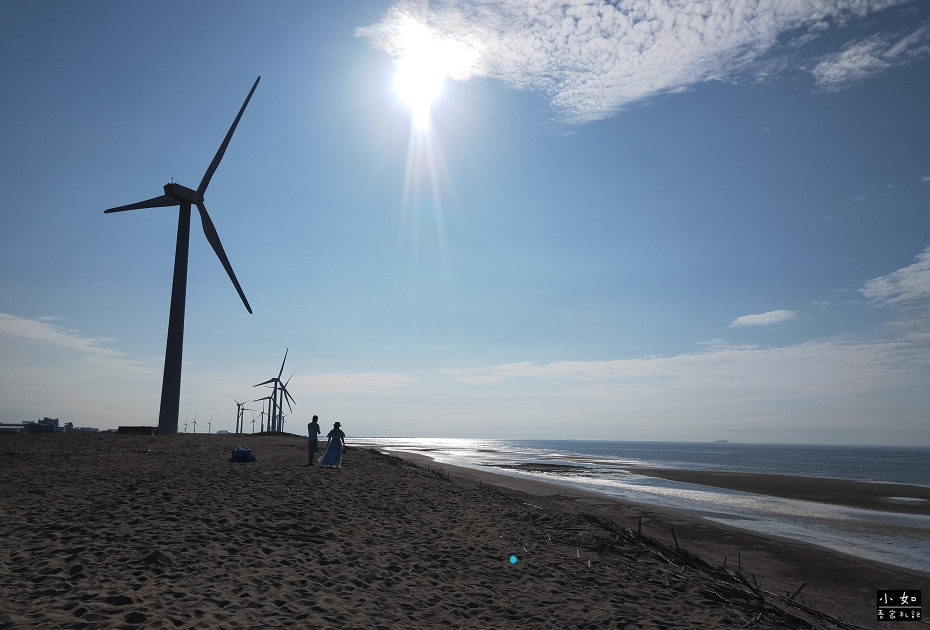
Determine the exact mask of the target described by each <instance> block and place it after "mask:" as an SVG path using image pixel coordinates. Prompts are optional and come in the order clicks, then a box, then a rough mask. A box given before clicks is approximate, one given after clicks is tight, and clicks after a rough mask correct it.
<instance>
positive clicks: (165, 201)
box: [103, 195, 181, 214]
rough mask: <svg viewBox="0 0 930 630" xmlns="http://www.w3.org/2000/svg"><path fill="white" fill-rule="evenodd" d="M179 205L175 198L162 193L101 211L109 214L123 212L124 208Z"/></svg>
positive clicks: (138, 208) (135, 208) (136, 208)
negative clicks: (159, 195)
mask: <svg viewBox="0 0 930 630" xmlns="http://www.w3.org/2000/svg"><path fill="white" fill-rule="evenodd" d="M179 205H181V202H180V201H178V200H177V199H172V198H171V197H169V196H168V195H162V196H161V197H153V198H152V199H147V200H145V201H140V202H139V203H131V204H129V205H128V206H119V207H117V208H110V209H109V210H104V211H103V213H104V214H110V213H111V212H124V211H126V210H141V209H142V208H167V207H168V206H179Z"/></svg>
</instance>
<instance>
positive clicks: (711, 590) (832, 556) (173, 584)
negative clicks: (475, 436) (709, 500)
mask: <svg viewBox="0 0 930 630" xmlns="http://www.w3.org/2000/svg"><path fill="white" fill-rule="evenodd" d="M349 443H350V447H351V440H349ZM240 445H241V446H246V447H250V448H252V449H253V452H254V453H255V454H256V456H257V457H258V461H256V462H253V463H250V464H238V463H235V464H234V463H229V462H228V459H229V455H230V452H231V451H232V449H233V448H234V447H236V446H240ZM306 462H307V453H306V448H305V440H304V439H302V438H299V437H296V436H294V437H291V436H251V435H247V436H235V435H219V436H218V435H202V434H200V435H175V436H163V437H150V436H128V435H115V434H80V435H75V434H70V435H64V434H53V435H2V436H0V539H2V541H3V544H2V546H0V629H5V628H52V627H60V628H259V627H262V628H274V627H294V628H434V627H445V628H627V629H631V630H632V629H640V630H646V629H661V630H666V629H672V628H732V627H743V626H746V625H749V626H751V627H753V628H803V627H811V628H833V627H854V626H859V627H865V628H883V627H887V624H886V623H882V622H878V621H876V620H875V592H876V590H877V589H879V588H899V589H922V590H923V591H924V592H930V573H919V572H915V571H908V570H905V569H898V568H894V567H889V566H886V565H880V564H876V563H870V562H866V561H862V560H857V559H855V558H852V557H849V556H844V555H841V554H836V553H831V552H828V551H825V550H821V549H817V548H813V547H810V546H807V545H803V544H800V543H796V542H792V541H786V540H783V539H777V538H772V537H765V536H758V535H754V534H751V533H748V532H745V531H742V530H739V529H736V528H731V527H727V526H725V525H716V524H713V523H709V522H706V521H700V520H696V519H694V518H693V517H690V516H688V515H686V514H683V513H678V512H675V511H672V510H659V509H656V508H651V507H646V506H641V505H636V504H631V503H624V502H621V501H617V500H614V499H610V498H608V497H604V496H601V495H594V494H590V493H584V492H580V491H571V490H569V489H566V488H565V487H561V486H556V485H553V484H547V483H545V482H536V481H528V480H522V479H516V478H513V477H507V476H501V475H494V474H491V473H485V472H483V471H472V470H468V469H458V468H454V467H450V466H443V467H442V471H441V472H440V471H438V470H437V468H436V465H430V468H429V469H427V465H428V463H427V462H426V461H424V460H423V459H420V460H419V461H414V459H413V458H411V460H402V459H399V458H397V457H391V456H387V455H383V454H380V453H377V452H375V451H372V450H366V449H359V448H355V449H351V450H349V451H348V453H347V454H346V456H345V458H344V460H343V467H342V468H341V469H338V470H331V469H321V468H319V467H308V466H307V465H306ZM655 474H656V475H657V476H659V474H660V473H659V472H658V471H657V472H656V473H655ZM706 481H709V480H708V479H705V480H704V481H702V482H701V483H704V482H706ZM757 481H760V482H761V481H762V480H757ZM790 481H791V480H790V479H787V480H786V479H780V480H777V483H776V484H775V485H776V486H778V487H785V486H790V485H791V483H790ZM717 482H719V483H722V482H720V481H719V480H717ZM730 482H731V483H751V480H736V481H733V480H732V479H731V480H730ZM763 485H764V484H763ZM723 487H729V486H723ZM759 487H760V488H761V487H762V486H759ZM908 488H909V487H901V486H896V487H895V488H894V490H895V492H896V494H894V495H892V496H897V497H907V496H909V495H908V494H907V492H911V491H912V490H909V489H908ZM827 490H829V491H830V492H832V491H833V490H835V489H827ZM798 491H803V492H815V491H816V488H812V487H805V488H803V489H802V490H798ZM920 491H922V490H921V489H917V490H913V492H920ZM773 492H774V491H773ZM854 495H856V493H855V492H852V495H851V496H854ZM779 496H781V495H779ZM882 496H884V495H882ZM871 500H873V501H879V502H880V501H882V499H881V497H876V498H873V499H871ZM640 519H642V534H643V537H642V538H638V537H637V536H636V531H637V528H638V526H639V522H640ZM672 531H674V534H673V533H672ZM511 558H513V559H514V560H515V561H516V562H515V563H514V562H512V561H511ZM700 559H703V561H706V562H702V561H701V560H700ZM724 562H725V563H726V568H725V569H724V568H723V564H724ZM802 583H804V584H805V586H804V588H803V589H802V590H801V591H800V593H798V594H797V595H796V596H795V598H794V599H789V598H788V593H789V592H792V591H794V590H795V589H797V587H799V586H800V585H801V584H802ZM818 611H819V613H818ZM831 618H832V619H831ZM837 620H839V621H841V622H844V623H845V624H847V625H846V626H844V625H837Z"/></svg>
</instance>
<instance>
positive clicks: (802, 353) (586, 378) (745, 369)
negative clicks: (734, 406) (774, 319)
mask: <svg viewBox="0 0 930 630" xmlns="http://www.w3.org/2000/svg"><path fill="white" fill-rule="evenodd" d="M924 346H926V340H925V342H924V343H923V344H914V343H913V341H910V342H901V341H885V342H875V343H857V342H850V341H838V340H824V341H813V342H808V343H803V344H798V345H795V346H788V347H784V348H762V347H758V346H751V345H743V346H720V347H716V346H715V347H710V348H708V349H706V350H703V351H701V352H696V353H692V354H683V355H676V356H670V357H648V358H639V359H617V360H612V361H555V362H552V363H530V362H524V363H511V364H503V365H496V366H490V367H485V368H471V369H447V370H444V372H445V373H446V374H449V375H451V376H453V377H454V378H455V379H456V380H457V381H459V382H463V383H468V384H471V385H473V386H475V387H479V388H480V387H483V386H484V387H487V386H490V384H491V383H495V382H499V383H506V384H507V387H508V390H509V391H510V392H512V394H513V395H514V396H526V395H527V393H528V391H530V390H533V389H536V390H537V391H536V394H537V395H539V396H564V395H566V394H568V395H572V396H576V397H583V398H594V399H602V398H605V397H606V398H615V399H617V400H627V401H632V400H633V399H634V398H635V397H637V396H646V397H647V398H649V399H651V400H653V401H659V400H660V399H662V398H664V397H676V398H679V399H680V400H691V401H698V400H700V401H708V400H712V399H714V398H715V397H720V398H719V400H720V401H723V400H728V401H731V402H735V401H746V400H771V399H799V398H824V397H836V396H845V395H849V394H853V393H856V394H862V393H864V392H868V391H873V390H876V389H883V388H888V387H900V386H904V385H906V384H908V383H910V382H912V381H914V380H915V379H920V378H922V376H921V374H922V372H920V371H918V370H916V369H915V368H917V367H922V368H923V371H925V370H926V368H927V367H928V366H930V356H928V355H927V353H926V348H925V347H924ZM534 382H535V385H536V386H538V387H535V386H534ZM521 384H522V386H521ZM663 392H664V393H663Z"/></svg>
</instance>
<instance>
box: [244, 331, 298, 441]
mask: <svg viewBox="0 0 930 630" xmlns="http://www.w3.org/2000/svg"><path fill="white" fill-rule="evenodd" d="M287 352H288V351H287V349H285V350H284V360H283V361H281V369H280V370H278V375H277V376H272V377H271V378H270V379H268V380H267V381H263V382H261V383H259V384H257V385H253V387H261V386H262V385H268V384H269V383H271V384H272V390H271V402H270V403H269V405H268V407H269V411H268V430H269V431H281V430H282V428H283V424H282V414H283V413H284V403H285V402H286V403H287V407H288V409H291V402H294V398H293V397H292V396H291V394H290V392H288V391H287V383H290V382H291V379H290V378H288V379H287V382H286V383H282V382H281V375H282V374H284V363H285V362H286V361H287ZM295 371H296V370H295ZM291 376H292V377H293V376H294V375H293V374H291ZM279 395H280V402H279ZM258 400H265V399H264V398H259V399H258ZM291 410H292V411H293V409H291Z"/></svg>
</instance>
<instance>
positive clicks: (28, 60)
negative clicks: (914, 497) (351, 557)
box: [0, 0, 930, 446]
mask: <svg viewBox="0 0 930 630" xmlns="http://www.w3.org/2000/svg"><path fill="white" fill-rule="evenodd" d="M411 24H413V25H415V26H416V25H419V26H417V28H419V29H420V30H419V31H418V32H420V33H424V34H425V37H426V38H427V40H428V41H429V42H432V44H433V45H435V46H436V48H434V49H433V50H444V48H443V47H444V46H452V47H454V48H455V50H457V51H459V52H462V53H463V54H464V57H462V59H464V60H465V63H464V64H462V63H460V64H459V65H458V66H457V67H455V68H454V69H451V68H450V69H449V70H448V75H449V76H446V78H445V80H444V81H443V83H442V88H441V91H440V93H439V95H438V97H437V98H436V99H435V101H433V102H432V104H431V106H430V107H429V120H428V123H423V122H422V121H421V119H419V118H418V119H416V120H413V116H412V112H411V107H410V106H409V105H408V104H407V103H406V102H404V101H403V100H402V99H401V98H399V95H398V93H397V92H396V90H395V85H394V81H395V76H396V74H397V73H398V70H399V68H401V67H403V60H404V59H407V58H408V57H407V55H409V54H412V53H411V50H412V47H411V45H410V44H409V41H408V40H405V36H406V35H405V34H406V33H407V32H408V31H409V28H410V26H411ZM434 57H435V58H439V56H438V54H437V55H434ZM442 58H443V59H445V57H442ZM460 61H461V59H460ZM0 70H2V76H3V77H4V89H3V97H2V98H0V121H2V122H0V186H2V189H3V194H2V195H0V220H2V224H0V225H2V229H0V421H4V422H20V421H23V420H34V419H38V418H40V417H43V416H51V417H58V418H60V419H61V420H62V421H63V422H64V421H72V422H74V423H75V424H76V425H79V426H95V427H99V428H109V427H115V426H118V425H119V424H143V423H153V422H156V419H157V415H158V403H159V395H160V390H161V370H162V361H163V356H164V351H165V335H166V330H167V320H168V305H169V299H170V291H171V275H172V271H173V257H174V249H175V237H176V231H177V209H176V208H157V209H146V210H138V211H134V212H126V213H118V214H114V215H104V214H103V210H104V209H106V208H110V207H113V206H118V205H123V204H128V203H133V202H136V201H140V200H143V199H147V198H150V197H155V196H157V195H160V194H162V186H163V185H164V184H166V183H168V182H169V181H171V180H172V179H174V180H175V181H177V182H179V183H181V184H184V185H186V186H189V187H192V188H194V187H196V185H197V184H198V183H199V181H200V178H201V177H202V176H203V173H204V171H205V170H206V168H207V166H208V165H209V163H210V160H211V159H212V158H213V155H214V153H215V152H216V150H217V148H218V147H219V144H220V142H221V141H222V139H223V136H224V135H225V133H226V131H227V129H228V128H229V125H230V124H231V123H232V120H233V118H234V117H235V114H236V112H237V111H238V108H239V107H240V105H241V103H242V101H243V100H244V98H245V96H246V94H247V93H248V90H249V88H250V87H251V85H252V83H253V82H254V80H255V78H256V77H257V76H259V75H261V77H262V79H261V83H260V84H259V86H258V89H257V90H256V92H255V95H254V97H253V98H252V101H251V102H250V104H249V107H248V109H247V110H246V112H245V114H244V116H243V118H242V121H241V123H240V124H239V127H238V130H237V131H236V134H235V136H234V137H233V139H232V142H231V143H230V145H229V149H228V151H227V153H226V156H225V158H224V159H223V162H222V164H221V165H220V167H219V169H218V170H217V172H216V174H215V176H214V178H213V180H212V182H211V184H210V188H209V190H208V191H207V194H206V205H207V207H208V208H209V210H210V213H211V216H212V218H213V221H214V223H215V224H216V227H217V230H218V232H219V235H220V237H221V239H222V242H223V244H224V246H225V249H226V252H227V254H228V255H229V259H230V261H231V263H232V266H233V268H234V269H235V271H236V274H237V276H238V279H239V281H240V283H241V285H242V288H243V290H244V292H245V294H246V296H247V297H248V299H249V301H250V303H251V305H252V307H253V309H254V314H253V315H249V314H248V313H247V312H246V311H245V309H244V308H243V306H242V303H241V302H240V300H239V297H238V296H237V294H236V291H235V289H234V288H233V286H232V284H231V283H230V282H229V279H228V278H227V276H226V274H225V272H224V271H223V268H222V266H221V265H220V263H219V262H218V261H217V259H216V257H215V255H214V254H213V251H212V250H211V249H210V247H209V245H208V243H207V242H206V239H205V238H204V237H203V233H202V230H201V228H200V222H199V219H198V218H197V216H196V213H195V217H194V219H193V222H192V226H191V248H190V269H189V276H188V278H189V279H188V294H187V319H186V327H185V346H184V371H183V380H182V391H181V410H180V417H181V423H182V425H183V423H184V421H185V419H187V420H189V421H192V420H193V419H194V417H195V416H196V418H197V421H198V430H199V431H202V430H203V429H204V428H205V424H202V423H205V422H207V421H210V420H211V419H212V429H213V430H214V431H215V430H217V429H222V428H226V429H232V428H233V423H234V418H235V404H234V403H233V402H232V401H231V400H230V397H231V396H233V397H236V398H238V399H240V400H241V399H242V398H257V397H259V396H265V395H267V392H266V391H264V390H262V389H261V388H253V387H252V385H254V384H255V383H259V382H261V381H264V380H266V379H268V378H270V377H272V376H275V375H277V371H278V368H279V367H280V365H281V360H282V358H283V355H284V352H285V349H288V359H287V365H286V366H285V376H287V375H290V374H291V372H292V371H294V370H296V372H295V373H294V375H293V378H292V380H291V384H290V390H291V392H292V394H293V396H294V398H295V399H296V401H297V405H296V406H295V408H294V413H293V415H291V416H290V417H289V418H288V421H289V423H290V424H289V425H288V427H287V429H288V430H294V431H297V432H302V431H303V430H304V429H303V427H304V426H305V424H306V422H307V421H308V420H309V417H310V416H311V415H312V414H318V415H319V416H320V417H321V421H322V422H323V424H324V426H325V425H326V424H327V423H329V422H332V421H335V420H339V421H340V422H342V423H343V426H344V428H345V429H346V431H347V433H348V434H350V435H370V436H377V435H394V436H401V435H405V436H444V437H459V436H461V437H487V438H494V437H503V438H565V437H575V438H596V439H617V440H639V439H658V440H713V439H730V440H731V441H746V442H788V443H791V442H798V443H835V444H846V443H850V444H852V443H855V444H892V445H895V444H901V445H924V446H927V445H930V422H928V420H930V418H928V411H927V410H928V409H930V352H928V350H930V347H928V345H930V343H928V340H930V317H928V311H927V307H928V306H930V122H928V117H927V111H930V110H928V107H930V80H928V79H930V5H927V4H926V3H923V2H917V1H906V0H902V1H900V2H898V1H893V0H858V1H844V2H840V1H830V0H810V1H808V2H803V3H801V2H797V3H795V2H784V1H783V0H771V1H764V0H755V1H752V0H741V1H737V0H708V1H705V2H688V1H685V0H681V1H677V2H672V1H671V0H665V1H658V0H655V1H653V2H632V1H631V2H614V3H607V2H597V1H588V2H580V1H577V2H559V3H551V2H533V1H531V0H522V1H517V0H502V1H500V2H482V1H477V0H473V1H471V2H460V1H451V2H434V3H432V4H430V5H429V6H428V7H426V6H425V5H423V4H411V3H391V2H380V1H378V2H376V1H361V2H350V3H322V2H318V3H307V2H284V1H279V2H274V3H247V2H225V1H224V2H218V1H217V2H211V1H204V2H196V3H192V2H159V3H127V2H121V1H120V2H116V1H114V2H93V3H71V2H45V1H42V0H36V1H33V0H30V1H29V2H15V1H14V2H7V3H5V4H4V8H3V19H2V20H0ZM443 72H445V70H443ZM252 406H253V407H257V405H252ZM250 416H251V413H247V415H246V417H247V419H249V418H250Z"/></svg>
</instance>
